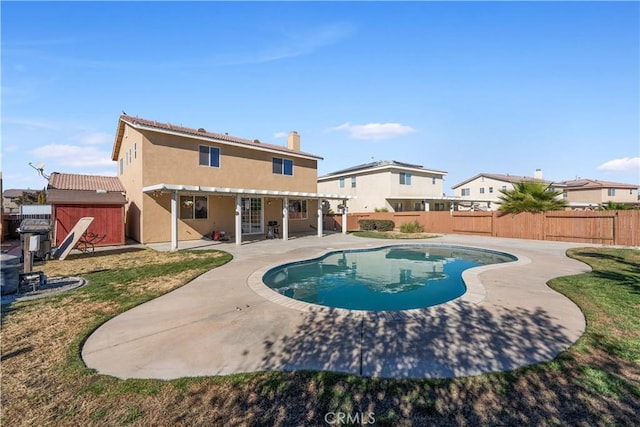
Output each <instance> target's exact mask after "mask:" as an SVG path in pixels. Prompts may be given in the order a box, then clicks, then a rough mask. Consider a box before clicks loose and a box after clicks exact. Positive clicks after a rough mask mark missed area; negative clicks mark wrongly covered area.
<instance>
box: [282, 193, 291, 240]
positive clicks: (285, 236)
mask: <svg viewBox="0 0 640 427" xmlns="http://www.w3.org/2000/svg"><path fill="white" fill-rule="evenodd" d="M282 240H289V198H288V197H285V198H284V199H283V201H282Z"/></svg>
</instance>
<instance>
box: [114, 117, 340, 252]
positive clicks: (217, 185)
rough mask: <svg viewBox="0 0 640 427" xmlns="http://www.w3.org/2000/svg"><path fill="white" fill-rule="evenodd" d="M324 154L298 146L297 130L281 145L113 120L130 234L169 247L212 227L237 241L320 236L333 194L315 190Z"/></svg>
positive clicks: (139, 121) (204, 233) (206, 232)
mask: <svg viewBox="0 0 640 427" xmlns="http://www.w3.org/2000/svg"><path fill="white" fill-rule="evenodd" d="M321 159H322V158H321V157H319V156H317V155H314V154H310V153H306V152H303V151H301V150H300V136H299V135H298V134H297V133H296V132H291V133H290V134H289V137H288V141H287V146H286V147H285V146H279V145H272V144H265V143H262V142H260V141H258V140H249V139H243V138H237V137H233V136H229V135H227V134H224V135H223V134H218V133H212V132H208V131H207V130H205V129H204V128H199V129H192V128H186V127H182V126H176V125H172V124H170V123H159V122H156V121H153V120H146V119H141V118H137V117H132V116H128V115H122V116H120V118H119V120H118V127H117V133H116V138H115V142H114V145H113V152H112V160H114V161H116V162H117V169H118V171H117V172H118V177H119V179H120V181H121V182H122V185H123V186H124V188H125V190H126V197H127V206H126V227H127V235H128V236H129V237H131V238H133V239H135V240H137V241H139V242H141V243H153V242H169V241H170V242H171V244H172V248H174V249H175V248H177V244H178V241H179V240H194V239H199V238H202V237H203V236H207V235H213V236H216V237H217V236H219V234H215V233H214V234H212V233H213V232H214V231H215V232H221V231H223V232H225V235H226V236H228V237H229V238H231V239H235V242H236V244H240V243H241V241H242V235H252V234H253V235H260V234H267V233H269V232H277V236H276V237H282V239H285V240H286V239H287V238H288V234H289V232H301V231H313V230H312V228H313V229H317V233H318V235H322V211H321V206H322V200H325V199H327V198H330V197H332V196H330V195H320V194H318V193H317V183H316V179H317V163H318V160H321ZM335 197H338V196H335ZM348 198H349V197H348V196H347V197H345V198H344V199H341V203H343V204H345V203H346V200H347V199H348ZM345 222H346V221H345ZM275 224H277V226H276V225H275Z"/></svg>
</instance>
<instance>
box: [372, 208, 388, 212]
mask: <svg viewBox="0 0 640 427" xmlns="http://www.w3.org/2000/svg"><path fill="white" fill-rule="evenodd" d="M374 211H375V212H389V209H387V208H375V210H374Z"/></svg>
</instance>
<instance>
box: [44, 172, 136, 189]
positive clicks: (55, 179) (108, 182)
mask: <svg viewBox="0 0 640 427" xmlns="http://www.w3.org/2000/svg"><path fill="white" fill-rule="evenodd" d="M48 189H49V190H53V189H56V190H89V191H94V192H95V191H98V190H105V191H107V192H110V191H115V192H119V193H121V192H123V191H125V189H124V187H123V186H122V183H121V182H120V180H119V179H118V177H117V176H102V175H81V174H71V173H59V172H53V173H52V174H51V177H50V178H49V186H48Z"/></svg>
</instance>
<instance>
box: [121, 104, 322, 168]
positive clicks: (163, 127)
mask: <svg viewBox="0 0 640 427" xmlns="http://www.w3.org/2000/svg"><path fill="white" fill-rule="evenodd" d="M122 122H125V123H128V124H130V125H131V126H133V127H134V128H139V127H144V128H151V129H155V130H158V131H161V132H167V131H170V132H174V133H179V134H182V135H184V136H187V137H188V136H197V137H204V138H210V139H215V140H218V141H221V142H230V143H234V144H241V145H246V146H247V147H251V148H257V149H269V150H274V151H279V152H282V153H286V154H290V155H293V156H296V155H297V156H305V157H312V158H314V159H318V160H322V157H320V156H317V155H315V154H310V153H305V152H303V151H297V150H291V149H289V148H287V147H285V146H282V145H273V144H265V143H263V142H260V141H259V140H257V139H254V140H250V139H245V138H238V137H235V136H230V135H227V134H220V133H214V132H207V130H206V129H204V128H198V129H195V128H188V127H184V126H178V125H173V124H171V123H160V122H157V121H155V120H148V119H141V118H139V117H132V116H128V115H124V114H123V115H121V116H120V121H119V123H120V124H119V126H118V134H117V135H116V141H115V143H114V149H113V153H112V159H113V160H117V153H118V151H119V149H120V141H121V138H122V134H121V133H122V131H121V127H120V125H121V123H122Z"/></svg>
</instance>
